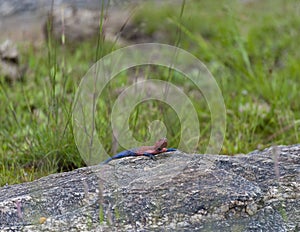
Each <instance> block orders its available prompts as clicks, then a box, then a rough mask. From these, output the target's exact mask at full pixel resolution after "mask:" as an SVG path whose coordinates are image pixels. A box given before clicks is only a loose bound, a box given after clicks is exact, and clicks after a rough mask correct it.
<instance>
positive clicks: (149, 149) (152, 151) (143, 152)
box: [100, 138, 176, 164]
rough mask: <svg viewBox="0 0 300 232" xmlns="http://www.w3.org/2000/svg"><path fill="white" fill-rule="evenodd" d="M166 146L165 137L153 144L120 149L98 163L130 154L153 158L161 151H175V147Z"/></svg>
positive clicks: (105, 162)
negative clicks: (120, 150)
mask: <svg viewBox="0 0 300 232" xmlns="http://www.w3.org/2000/svg"><path fill="white" fill-rule="evenodd" d="M166 146H167V139H166V138H163V139H160V140H158V141H157V142H156V143H155V145H154V146H143V147H138V148H133V149H130V150H125V151H122V152H120V153H118V154H116V155H114V156H112V157H110V158H109V159H107V160H105V161H104V162H102V163H100V164H107V163H109V162H110V161H111V160H114V159H121V158H124V157H130V156H147V157H149V158H151V159H154V155H156V154H159V153H163V152H171V151H176V149H175V148H166Z"/></svg>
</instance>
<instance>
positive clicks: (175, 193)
mask: <svg viewBox="0 0 300 232" xmlns="http://www.w3.org/2000/svg"><path fill="white" fill-rule="evenodd" d="M157 158H158V159H157V160H156V161H153V160H150V159H148V158H146V157H139V158H125V159H120V160H114V161H112V162H111V163H109V164H108V165H102V166H93V167H87V168H81V169H78V170H75V171H73V172H68V173H61V174H55V175H50V176H48V177H44V178H41V179H39V180H36V181H34V182H31V183H24V184H19V185H12V186H5V187H3V188H1V189H0V212H1V213H0V229H1V230H3V231H8V230H15V231H223V232H225V231H299V229H300V175H299V174H300V145H293V146H278V147H271V148H269V149H265V150H263V151H255V152H253V153H250V154H248V155H236V156H220V155H197V154H193V155H192V154H185V153H182V152H179V151H178V152H174V153H172V154H161V155H158V156H157Z"/></svg>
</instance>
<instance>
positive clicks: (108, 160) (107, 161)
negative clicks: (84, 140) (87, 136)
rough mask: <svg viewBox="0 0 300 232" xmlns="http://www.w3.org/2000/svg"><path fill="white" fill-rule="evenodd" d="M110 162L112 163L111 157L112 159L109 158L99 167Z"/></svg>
mask: <svg viewBox="0 0 300 232" xmlns="http://www.w3.org/2000/svg"><path fill="white" fill-rule="evenodd" d="M110 161H112V157H110V158H108V159H107V160H105V161H103V162H101V163H100V164H99V165H103V164H107V163H109V162H110Z"/></svg>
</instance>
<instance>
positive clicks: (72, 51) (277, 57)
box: [0, 0, 300, 186]
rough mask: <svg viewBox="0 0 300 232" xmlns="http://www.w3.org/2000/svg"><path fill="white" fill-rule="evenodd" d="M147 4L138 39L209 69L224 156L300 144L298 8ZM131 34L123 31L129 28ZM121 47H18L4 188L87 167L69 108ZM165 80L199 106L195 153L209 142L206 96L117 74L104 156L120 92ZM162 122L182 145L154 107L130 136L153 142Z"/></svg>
mask: <svg viewBox="0 0 300 232" xmlns="http://www.w3.org/2000/svg"><path fill="white" fill-rule="evenodd" d="M158 4H159V5H157V3H156V5H153V3H147V4H145V5H143V6H141V7H139V8H138V10H136V11H135V14H134V15H133V16H132V22H131V25H130V26H131V27H133V28H138V30H139V36H138V38H135V39H132V41H130V42H131V43H135V42H139V39H141V38H142V39H144V40H147V41H153V42H161V43H168V44H171V45H176V46H179V47H181V48H183V49H185V50H187V51H188V52H190V53H192V54H193V55H195V56H196V57H197V58H199V59H200V60H201V61H203V62H204V64H205V65H206V66H207V67H208V69H209V70H210V71H211V73H212V74H213V76H214V77H215V79H216V81H217V82H218V84H219V87H220V89H221V91H222V94H223V97H224V101H225V105H226V109H227V115H226V116H227V130H226V137H225V141H224V145H223V149H222V150H221V154H227V155H233V154H236V153H247V152H250V151H252V150H254V149H262V148H265V147H268V146H270V145H275V144H295V143H299V132H300V104H299V89H300V65H299V64H300V53H299V51H300V43H299V38H300V16H299V15H300V3H299V1H297V0H289V1H283V0H264V1H255V0H248V1H246V0H245V1H226V0H214V1H200V0H190V1H183V3H182V5H177V4H172V5H170V4H163V3H158ZM124 31H126V25H125V30H124ZM118 47H120V45H118V43H115V42H109V41H106V40H105V39H104V38H103V37H101V36H99V37H98V38H95V39H91V40H90V41H85V42H81V43H78V44H76V45H74V44H68V41H66V44H63V45H62V44H60V43H56V42H55V41H53V40H51V38H50V40H48V42H45V43H44V44H42V45H39V46H35V45H33V44H20V45H19V49H20V53H21V56H22V57H21V62H22V63H26V64H27V65H28V71H27V72H26V76H25V77H24V81H23V82H14V83H7V82H6V81H4V79H3V78H1V79H0V82H1V85H0V102H1V107H0V125H1V127H0V186H3V185H5V184H6V183H8V184H14V183H19V182H24V181H31V180H34V179H36V178H39V177H41V176H44V175H48V174H50V173H55V172H60V171H69V170H72V169H74V168H78V167H82V166H84V165H85V164H84V163H83V161H82V159H81V157H80V155H79V153H78V151H77V148H76V145H75V142H74V137H73V134H72V124H71V107H72V103H73V99H74V96H75V92H76V89H77V87H78V85H79V83H80V80H81V78H82V77H83V76H84V74H85V73H86V72H87V71H88V69H89V68H90V67H91V66H92V65H93V64H94V62H95V61H96V60H97V59H98V58H100V57H102V56H104V55H105V54H108V53H109V52H111V51H113V50H115V49H117V48H118ZM139 77H143V78H145V79H147V78H155V79H162V80H168V81H171V82H172V83H174V84H176V85H177V86H179V87H181V88H183V90H184V91H185V92H186V94H187V95H188V96H190V99H191V100H192V102H193V103H194V106H195V108H196V110H197V113H198V117H199V122H200V126H201V132H200V133H201V138H200V141H199V144H198V147H197V151H198V152H199V153H200V152H204V151H205V146H206V145H207V143H208V141H209V136H210V112H209V109H208V108H207V106H206V103H205V100H204V99H203V97H202V96H201V93H199V91H198V90H197V88H196V87H195V86H194V85H193V84H192V83H190V82H188V81H187V80H186V79H185V78H184V77H183V76H181V75H180V74H178V73H176V72H171V73H170V71H169V70H166V69H163V68H153V67H144V68H137V69H134V70H129V71H126V72H123V73H121V74H120V75H118V76H117V77H116V78H115V79H114V80H113V81H111V82H110V84H109V85H108V86H107V88H106V90H105V91H104V92H103V94H102V96H101V98H99V101H98V106H97V121H96V125H97V131H98V135H99V138H100V140H101V142H102V144H103V145H104V147H105V149H106V151H107V152H108V153H110V154H113V153H114V152H116V151H119V150H121V149H122V148H120V147H118V146H117V145H116V144H115V141H114V139H113V136H112V131H111V127H110V126H111V125H110V111H111V109H112V106H113V104H114V101H115V99H116V98H117V97H118V93H119V92H118V91H119V90H120V89H121V88H124V87H126V86H128V85H130V84H132V83H133V82H134V81H136V79H137V78H139ZM153 120H162V121H164V123H165V125H166V128H167V129H168V132H167V137H168V139H169V146H170V147H176V144H178V141H179V139H180V133H181V131H180V122H179V121H178V118H177V117H176V114H175V112H174V111H173V110H172V109H170V107H168V106H167V105H166V104H164V103H161V102H158V101H147V102H145V103H143V104H141V105H139V106H138V107H136V108H135V110H134V111H133V112H132V113H131V118H130V122H129V124H130V128H131V129H132V131H133V136H134V137H135V138H136V139H137V140H139V141H144V140H147V139H149V136H150V135H149V131H148V125H149V123H150V122H151V121H153Z"/></svg>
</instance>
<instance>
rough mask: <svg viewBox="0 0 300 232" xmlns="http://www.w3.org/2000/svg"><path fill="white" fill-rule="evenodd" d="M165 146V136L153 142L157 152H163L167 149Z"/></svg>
mask: <svg viewBox="0 0 300 232" xmlns="http://www.w3.org/2000/svg"><path fill="white" fill-rule="evenodd" d="M167 146H168V140H167V138H162V139H160V140H158V141H157V142H156V143H155V144H154V147H155V150H156V151H158V152H165V151H166V150H167Z"/></svg>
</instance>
